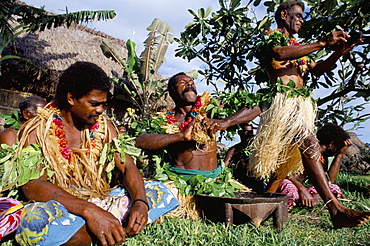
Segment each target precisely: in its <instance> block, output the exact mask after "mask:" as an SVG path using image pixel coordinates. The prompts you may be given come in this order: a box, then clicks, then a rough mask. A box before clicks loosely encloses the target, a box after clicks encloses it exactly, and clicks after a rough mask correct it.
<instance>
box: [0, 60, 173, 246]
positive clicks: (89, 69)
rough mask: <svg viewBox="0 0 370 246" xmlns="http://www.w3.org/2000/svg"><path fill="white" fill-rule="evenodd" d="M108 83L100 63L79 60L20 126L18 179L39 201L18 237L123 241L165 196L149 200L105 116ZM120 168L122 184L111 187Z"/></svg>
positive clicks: (50, 241)
mask: <svg viewBox="0 0 370 246" xmlns="http://www.w3.org/2000/svg"><path fill="white" fill-rule="evenodd" d="M110 88H111V83H110V82H109V78H108V76H107V75H106V74H105V72H104V71H103V70H102V69H101V68H99V67H98V66H96V65H95V64H92V63H89V62H76V63H75V64H73V65H71V66H70V67H69V68H68V69H67V70H66V71H65V72H64V73H63V74H62V75H61V78H60V80H59V83H58V86H57V90H56V93H55V98H54V101H53V103H51V104H48V105H47V106H46V107H45V108H44V109H43V110H40V112H39V114H38V115H37V116H36V117H35V118H33V119H32V120H30V121H28V122H27V123H25V125H24V126H23V127H22V129H21V135H20V141H19V149H18V150H17V151H18V155H17V156H18V160H17V162H16V163H17V166H19V167H20V168H18V170H17V176H16V177H17V179H16V180H15V182H17V185H16V187H17V186H21V190H22V192H23V195H24V196H25V198H26V201H35V202H34V203H29V204H27V205H26V206H25V209H24V211H23V213H22V215H23V216H22V219H21V223H20V225H19V227H18V229H17V234H16V240H17V241H18V242H19V243H20V244H22V245H39V243H42V244H45V245H62V244H67V245H90V244H91V242H100V244H101V245H118V244H121V243H123V242H124V241H125V238H126V234H127V235H131V236H132V235H135V234H138V233H139V232H140V231H141V230H142V229H143V228H144V227H145V225H146V224H147V221H148V210H150V211H152V208H153V207H154V206H157V205H158V203H159V200H161V198H166V197H165V195H166V194H165V192H163V193H162V190H159V191H158V192H157V193H156V194H154V195H155V198H156V200H155V202H154V203H152V204H149V203H148V200H149V198H150V197H148V200H147V196H146V194H145V189H146V188H147V187H144V182H143V178H142V176H141V175H140V173H139V171H138V169H137V168H136V166H135V164H134V162H133V160H132V159H131V157H130V155H128V154H127V153H125V152H124V151H123V150H124V144H126V143H124V142H122V141H120V140H121V138H120V137H119V136H117V130H116V129H115V128H114V127H113V125H112V124H111V123H110V121H109V120H108V119H107V118H106V117H104V116H103V115H102V114H103V112H104V105H105V104H106V103H107V95H108V93H109V90H110ZM10 163H12V162H10ZM114 168H115V169H116V170H117V171H118V172H120V174H121V177H122V180H120V181H121V183H122V184H123V185H124V188H122V187H116V188H115V187H111V184H110V181H111V176H112V171H113V169H114ZM11 177H14V176H11ZM8 182H10V181H8ZM2 187H4V185H3V186H2ZM156 188H157V187H156ZM156 188H153V189H152V190H151V192H153V193H155V190H157V189H156ZM166 200H167V199H166ZM155 203H156V204H155ZM150 205H151V206H150ZM161 205H162V206H161V207H160V209H161V210H162V211H163V209H164V208H166V204H163V203H162V204H161ZM150 211H149V217H150ZM157 215H158V213H157ZM160 215H163V214H159V215H158V217H159V216H160ZM154 219H156V218H155V217H154V218H153V220H154Z"/></svg>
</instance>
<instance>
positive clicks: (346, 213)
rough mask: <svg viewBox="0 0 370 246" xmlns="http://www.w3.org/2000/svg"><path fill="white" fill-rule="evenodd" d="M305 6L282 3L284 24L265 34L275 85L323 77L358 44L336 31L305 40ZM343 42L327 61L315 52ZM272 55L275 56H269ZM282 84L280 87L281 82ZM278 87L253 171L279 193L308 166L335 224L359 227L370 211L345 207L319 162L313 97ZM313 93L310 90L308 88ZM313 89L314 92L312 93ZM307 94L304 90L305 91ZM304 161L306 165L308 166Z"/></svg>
mask: <svg viewBox="0 0 370 246" xmlns="http://www.w3.org/2000/svg"><path fill="white" fill-rule="evenodd" d="M303 10H304V5H303V3H302V2H299V1H287V2H284V3H282V4H281V5H280V6H279V7H278V9H277V11H276V14H275V19H276V22H277V26H278V29H277V30H275V31H271V32H269V33H267V35H266V36H265V44H264V45H265V46H264V48H265V52H267V55H266V53H265V56H264V57H263V55H262V56H261V58H260V61H263V62H261V63H262V65H263V66H264V67H265V68H266V71H267V75H268V76H269V78H270V81H271V83H272V84H275V85H277V84H282V85H288V84H289V85H288V86H290V87H292V85H295V88H291V90H301V92H302V90H304V86H305V81H304V79H303V73H305V72H308V71H310V72H311V73H313V74H314V75H316V76H319V75H321V74H323V73H324V72H326V71H327V70H329V69H330V68H332V67H333V65H334V64H335V62H336V61H337V60H338V58H340V57H341V56H342V55H344V54H346V53H348V52H349V51H350V50H351V49H352V48H353V47H354V46H355V45H356V44H347V43H346V42H347V38H349V35H348V34H347V33H345V32H344V31H336V32H333V33H331V34H330V35H328V36H327V37H326V38H325V39H323V40H321V41H319V42H317V43H312V44H307V45H300V44H299V43H298V42H297V41H296V40H295V39H294V38H293V36H292V35H293V34H296V33H298V31H299V29H300V28H301V27H302V24H303V22H304V19H303ZM334 44H339V45H338V47H337V48H336V50H335V51H334V52H333V54H332V55H331V56H330V57H329V58H328V59H326V60H325V61H323V62H321V63H315V62H314V61H313V60H311V59H310V58H309V57H307V56H308V55H309V54H310V53H312V52H314V51H317V50H320V49H323V48H326V47H330V46H333V45H334ZM268 55H270V57H269V58H266V57H268ZM277 88H278V87H277ZM287 93H289V92H284V91H279V90H278V91H277V93H276V95H275V96H274V99H273V102H272V104H271V106H270V108H269V109H268V110H267V111H265V112H263V113H262V117H261V121H260V125H259V129H258V133H257V135H256V136H255V138H254V142H253V147H254V151H253V153H252V156H251V159H250V166H249V168H250V169H249V170H250V171H251V172H253V173H255V175H256V176H257V177H262V178H264V177H269V176H271V175H273V177H274V178H272V181H271V182H270V184H269V186H268V188H267V191H268V192H275V191H276V189H277V188H278V186H279V185H280V183H281V182H282V180H283V179H284V178H285V177H286V176H287V175H290V174H292V173H295V172H297V171H298V172H299V171H301V170H302V169H303V167H304V169H305V171H306V173H307V174H308V176H309V178H310V181H311V182H312V183H313V184H314V186H315V187H316V189H317V191H318V192H319V194H320V196H321V198H322V199H323V200H324V202H325V203H326V204H327V206H328V209H329V211H330V215H331V219H332V222H333V225H334V227H336V228H340V227H353V226H358V225H361V224H363V223H365V222H367V221H368V220H369V219H370V213H365V212H359V211H355V210H350V209H347V208H345V207H344V206H343V205H342V204H340V203H339V201H338V200H337V199H336V198H335V196H334V195H333V193H332V192H331V191H330V189H329V186H328V182H327V179H326V177H325V173H324V170H323V167H322V164H321V163H320V161H319V156H320V155H319V153H320V152H319V147H320V145H319V143H318V140H317V138H316V137H315V135H314V132H313V129H314V120H315V116H316V113H315V108H316V106H315V105H313V103H312V100H311V97H310V96H288V95H287ZM306 94H307V93H306ZM308 94H309V93H308ZM301 95H302V94H301ZM302 162H303V166H302Z"/></svg>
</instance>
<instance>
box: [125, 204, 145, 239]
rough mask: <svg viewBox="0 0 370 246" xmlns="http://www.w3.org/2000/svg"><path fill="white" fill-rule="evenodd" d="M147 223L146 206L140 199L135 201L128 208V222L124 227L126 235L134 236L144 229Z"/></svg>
mask: <svg viewBox="0 0 370 246" xmlns="http://www.w3.org/2000/svg"><path fill="white" fill-rule="evenodd" d="M147 223H148V206H147V205H146V204H145V203H143V202H141V201H137V202H135V203H134V205H133V207H132V208H131V209H130V214H129V216H128V223H127V226H126V228H125V231H126V233H127V235H129V236H135V235H137V234H139V233H140V232H141V231H142V230H143V229H144V227H145V226H146V224H147Z"/></svg>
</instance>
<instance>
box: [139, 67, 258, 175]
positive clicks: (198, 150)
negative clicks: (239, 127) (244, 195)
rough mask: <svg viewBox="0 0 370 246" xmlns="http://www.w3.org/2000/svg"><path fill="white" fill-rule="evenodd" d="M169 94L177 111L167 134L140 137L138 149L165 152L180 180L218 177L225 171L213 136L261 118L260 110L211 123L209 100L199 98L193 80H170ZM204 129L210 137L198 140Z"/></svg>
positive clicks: (170, 116)
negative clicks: (208, 108)
mask: <svg viewBox="0 0 370 246" xmlns="http://www.w3.org/2000/svg"><path fill="white" fill-rule="evenodd" d="M168 91H169V94H170V96H171V98H172V99H173V100H174V102H175V104H176V107H175V109H174V110H170V111H169V112H168V113H167V115H166V116H165V118H166V120H167V123H166V128H167V130H166V132H167V134H149V133H144V134H141V135H139V136H138V138H137V140H136V146H137V147H139V148H141V149H143V150H149V151H154V150H159V149H163V148H166V149H167V150H168V153H169V155H170V156H171V159H172V160H173V163H172V164H173V167H171V168H170V171H172V172H175V173H177V174H179V175H181V176H185V177H191V176H196V175H203V176H204V177H211V178H215V177H217V176H218V175H219V174H220V173H221V171H222V167H221V166H217V149H216V147H217V145H216V138H215V137H214V135H213V134H214V133H215V132H217V131H218V130H226V128H228V127H229V126H233V125H236V124H241V123H247V122H249V121H251V120H253V119H254V118H255V117H257V116H258V115H259V113H260V110H259V108H258V107H254V108H251V109H248V108H243V109H241V110H239V111H238V112H237V113H235V114H233V115H231V116H229V117H227V118H226V119H223V120H216V119H208V118H207V117H206V112H205V108H206V106H207V103H206V102H205V101H207V100H209V99H202V98H203V96H202V97H199V96H197V91H196V86H195V84H194V81H193V79H192V78H191V77H189V76H187V75H186V74H185V73H178V74H176V75H174V76H172V77H171V78H170V80H169V81H168ZM199 116H201V117H200V119H199ZM199 121H201V122H199ZM199 123H200V124H199ZM202 126H203V127H204V128H205V129H203V132H206V133H207V134H202V135H201V136H203V138H201V139H195V138H196V137H197V134H194V133H197V132H201V131H200V129H199V128H201V127H202ZM205 135H207V136H205ZM205 139H206V140H205Z"/></svg>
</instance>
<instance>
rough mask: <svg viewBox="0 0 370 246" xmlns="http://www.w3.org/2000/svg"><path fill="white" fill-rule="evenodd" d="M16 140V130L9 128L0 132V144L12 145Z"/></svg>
mask: <svg viewBox="0 0 370 246" xmlns="http://www.w3.org/2000/svg"><path fill="white" fill-rule="evenodd" d="M16 142H17V131H16V130H15V129H12V128H9V129H5V130H4V131H2V132H1V133H0V144H6V145H9V146H11V145H13V144H14V143H16Z"/></svg>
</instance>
